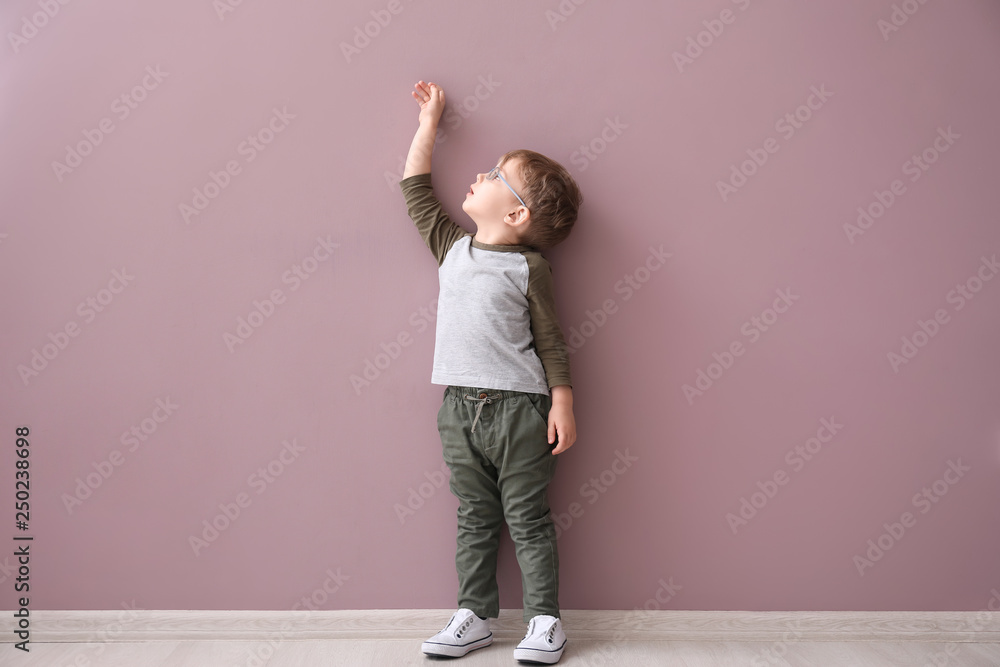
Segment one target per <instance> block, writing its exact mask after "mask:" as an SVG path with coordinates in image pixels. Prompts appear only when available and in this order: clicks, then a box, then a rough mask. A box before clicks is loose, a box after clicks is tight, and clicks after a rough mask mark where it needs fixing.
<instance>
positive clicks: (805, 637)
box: [0, 609, 1000, 667]
mask: <svg viewBox="0 0 1000 667" xmlns="http://www.w3.org/2000/svg"><path fill="white" fill-rule="evenodd" d="M453 611H454V610H443V609H442V610H426V609H424V610H413V609H411V610H369V611H318V612H265V611H256V612H248V611H228V612H227V611H127V612H126V611H117V612H116V611H91V612H86V611H37V612H32V628H31V632H32V635H31V642H30V644H29V647H30V649H31V650H30V652H29V653H24V652H22V651H18V650H16V649H15V648H14V646H13V641H14V640H13V630H14V627H13V623H12V619H11V618H10V616H11V614H9V613H8V614H4V616H5V617H6V618H0V630H2V631H3V634H4V637H5V639H4V644H3V645H2V646H0V665H3V666H4V667H6V666H7V665H11V666H12V667H13V666H14V665H19V666H21V665H23V666H25V667H34V666H35V665H38V666H42V665H44V666H45V667H161V666H163V667H166V666H168V665H169V666H178V667H230V666H233V667H236V666H240V667H263V666H265V665H266V666H267V667H287V666H292V665H294V666H296V667H299V666H313V665H317V666H319V665H344V666H349V667H365V666H369V665H371V666H375V667H396V666H406V665H421V666H423V667H445V665H449V666H454V667H466V666H468V667H485V666H491V667H492V666H494V665H519V664H521V663H518V662H517V661H515V660H514V658H513V655H512V653H513V650H514V647H515V646H517V643H518V642H519V641H520V639H521V637H522V636H523V635H524V630H525V626H526V624H525V623H524V622H523V621H522V619H521V613H520V611H519V610H504V611H502V612H501V614H500V619H497V620H494V621H492V624H491V625H492V629H493V632H494V637H495V639H494V642H493V644H492V645H491V646H488V647H486V648H483V649H480V650H477V651H474V652H472V653H470V654H468V655H467V656H465V657H463V658H457V659H435V658H429V657H427V656H424V655H423V654H422V653H421V652H420V644H421V642H422V641H423V640H424V639H425V638H427V637H429V636H430V635H432V634H434V633H435V632H437V631H438V630H440V629H441V628H442V627H444V625H445V624H446V623H447V621H448V619H449V618H450V617H451V613H452V612H453ZM562 619H563V624H564V627H565V631H566V634H567V636H568V637H569V642H568V644H567V648H566V651H565V653H564V654H563V657H562V660H560V661H559V663H558V664H560V665H565V666H567V667H573V666H584V665H588V666H592V667H599V666H601V665H608V666H614V667H631V666H633V665H635V666H644V665H655V666H670V665H677V666H679V667H729V666H732V667H737V666H738V667H770V666H772V665H773V666H775V667H779V666H780V667H787V666H788V665H792V666H793V667H799V666H802V667H813V666H816V667H838V666H840V665H844V666H848V665H849V666H852V667H886V666H894V665H900V666H906V667H911V666H912V667H923V666H924V665H931V666H937V667H948V666H952V667H997V666H998V665H1000V614H997V613H996V612H993V613H990V614H982V613H979V614H978V615H977V613H976V612H695V611H666V610H665V611H657V612H629V611H580V610H577V611H572V610H567V611H564V612H563V614H562Z"/></svg>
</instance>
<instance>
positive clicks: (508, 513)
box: [438, 386, 559, 622]
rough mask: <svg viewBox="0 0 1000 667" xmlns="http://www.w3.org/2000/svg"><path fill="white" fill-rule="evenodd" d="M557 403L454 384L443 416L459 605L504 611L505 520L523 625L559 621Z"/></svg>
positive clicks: (489, 612)
mask: <svg viewBox="0 0 1000 667" xmlns="http://www.w3.org/2000/svg"><path fill="white" fill-rule="evenodd" d="M551 407H552V398H551V397H550V396H547V395H545V394H534V393H523V392H518V391H500V390H495V389H489V388H482V387H455V386H449V387H448V388H447V389H445V392H444V402H443V404H442V405H441V409H440V410H439V411H438V431H439V432H440V434H441V444H442V447H443V450H444V460H445V462H446V463H447V464H448V467H449V468H450V469H451V479H450V481H449V487H450V488H451V492H452V493H453V494H455V496H456V497H457V498H458V500H459V506H458V549H457V553H456V555H455V565H456V567H457V569H458V606H459V607H460V608H461V607H466V608H468V609H471V610H472V611H474V612H475V613H476V614H478V615H479V616H483V617H490V618H496V617H497V616H498V615H499V613H500V600H499V593H498V590H497V581H496V573H497V546H498V545H499V543H500V526H501V523H503V521H504V520H506V522H507V529H508V531H509V532H510V536H511V539H512V540H513V542H514V549H515V553H516V555H517V562H518V565H520V567H521V584H522V587H523V592H524V620H525V621H526V622H527V621H529V620H531V618H532V617H533V616H537V615H538V614H548V615H550V616H555V617H556V618H559V555H558V553H557V551H556V530H555V526H554V524H553V523H552V517H551V516H550V515H549V501H548V487H549V482H551V481H552V476H553V474H554V473H555V468H556V459H557V458H558V457H557V456H554V455H553V454H552V450H553V449H555V446H556V445H555V444H551V445H550V444H549V443H548V436H547V432H548V419H549V410H550V409H551Z"/></svg>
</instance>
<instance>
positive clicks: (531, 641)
mask: <svg viewBox="0 0 1000 667" xmlns="http://www.w3.org/2000/svg"><path fill="white" fill-rule="evenodd" d="M565 647H566V635H565V634H564V633H563V629H562V622H561V621H560V620H559V619H558V618H556V617H554V616H546V615H544V614H542V615H539V616H535V617H534V618H533V619H531V621H530V622H529V623H528V632H527V634H525V635H524V639H522V640H521V643H520V644H518V645H517V648H516V649H514V659H515V660H520V661H524V662H541V663H544V664H546V665H554V664H555V663H557V662H559V658H561V657H562V653H563V648H565Z"/></svg>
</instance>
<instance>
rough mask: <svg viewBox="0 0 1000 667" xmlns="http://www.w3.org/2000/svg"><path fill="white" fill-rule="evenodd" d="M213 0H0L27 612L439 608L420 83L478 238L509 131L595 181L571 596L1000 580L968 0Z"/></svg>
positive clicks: (992, 19) (563, 466)
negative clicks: (413, 151) (483, 193)
mask: <svg viewBox="0 0 1000 667" xmlns="http://www.w3.org/2000/svg"><path fill="white" fill-rule="evenodd" d="M227 1H228V0H218V1H216V2H214V3H213V2H209V0H203V1H201V2H193V3H182V4H180V5H178V4H177V3H152V4H150V3H134V2H124V1H122V0H117V1H112V0H106V1H104V2H87V3H85V2H79V3H77V2H72V3H68V4H65V5H64V4H61V3H60V2H58V1H57V0H48V1H46V0H16V1H12V2H7V3H4V5H3V7H2V9H0V13H2V18H3V25H4V32H5V34H6V42H7V43H6V44H5V45H3V47H2V49H0V52H2V55H0V85H2V95H0V105H2V106H0V115H2V116H0V117H2V122H0V155H3V160H2V178H0V206H2V208H0V210H2V211H3V219H2V222H0V279H2V281H3V282H2V284H3V285H4V286H5V289H3V291H2V295H0V312H2V313H3V322H4V326H3V347H2V365H0V370H2V373H0V434H2V447H0V452H2V454H0V478H2V479H3V482H2V484H0V489H2V498H0V501H2V502H0V506H2V508H3V509H2V516H3V517H4V524H3V525H4V526H6V527H7V528H5V529H4V530H3V531H2V533H0V537H2V535H7V538H6V539H8V540H9V539H10V538H11V537H13V536H14V535H15V534H17V535H27V534H30V535H33V536H34V537H35V541H34V542H33V546H32V549H33V551H32V561H31V568H32V569H31V576H32V579H31V605H32V607H33V608H35V609H115V608H120V607H121V606H122V605H123V604H129V605H133V604H134V605H136V606H138V607H140V608H143V609H288V608H290V607H293V606H295V605H297V604H298V605H301V604H302V603H301V600H302V598H306V600H309V601H310V602H309V604H310V605H313V606H315V607H316V608H322V609H340V608H359V609H369V608H410V607H418V608H425V607H442V608H449V607H453V606H454V603H455V587H456V576H455V571H454V540H455V510H456V507H457V501H456V500H455V499H454V498H453V497H452V496H451V494H450V492H449V491H448V488H447V482H446V474H445V473H446V468H444V466H443V462H442V457H441V451H440V441H439V440H438V434H437V429H436V421H435V420H436V414H437V409H438V407H439V405H440V400H441V395H442V391H443V388H442V387H439V386H436V385H432V384H431V383H430V374H431V361H432V356H433V347H434V315H433V311H434V303H435V299H436V296H437V276H436V265H435V262H434V260H433V258H432V256H431V255H430V253H429V252H428V251H427V249H426V247H425V246H424V245H423V244H422V242H421V240H420V238H419V236H418V235H417V233H416V231H415V230H414V229H413V226H412V223H411V222H410V220H409V218H408V217H407V215H406V210H405V207H404V204H403V200H402V197H401V195H400V192H399V188H398V186H397V185H396V184H397V182H398V180H399V178H400V177H401V174H402V160H403V157H404V156H405V154H406V151H407V149H408V147H409V144H410V140H411V139H412V136H413V133H414V131H415V130H416V127H417V122H416V119H417V111H418V109H417V105H416V104H415V103H414V101H413V99H412V98H411V96H410V91H411V90H412V88H413V84H414V82H416V81H417V80H419V79H424V80H428V81H434V82H436V83H439V84H440V85H441V86H443V88H444V90H445V93H446V96H447V100H448V105H449V106H448V108H447V110H446V115H445V116H444V119H443V122H442V125H441V128H442V130H443V133H444V137H445V138H444V140H443V141H442V142H441V143H439V145H438V147H437V150H436V152H435V156H434V184H435V188H436V192H437V194H438V196H439V197H440V198H441V200H442V201H443V202H444V205H445V207H446V209H447V210H448V211H449V212H450V213H452V214H453V215H454V216H455V219H456V220H457V221H458V222H459V223H460V224H462V225H463V226H465V227H466V228H467V229H470V230H472V223H471V220H469V219H468V218H467V217H465V216H464V214H463V213H462V211H461V201H462V197H463V195H464V193H465V191H466V189H467V188H468V185H469V183H471V182H472V180H473V179H474V178H475V174H476V173H477V172H478V171H483V170H486V169H488V168H489V167H490V166H492V165H493V164H494V163H495V161H496V159H497V158H498V157H499V156H500V155H501V154H502V153H503V152H505V151H507V150H510V149H514V148H531V149H534V150H537V151H540V152H542V153H545V154H547V155H549V156H551V157H553V158H555V159H557V160H559V161H561V162H562V163H563V164H564V165H566V166H567V168H569V169H570V171H571V172H572V173H573V175H574V176H575V177H576V178H577V179H578V182H579V183H580V186H581V188H582V189H583V192H584V197H585V201H584V208H583V211H582V215H581V218H580V220H579V223H578V225H577V229H576V231H574V232H573V234H572V236H571V237H570V239H569V240H568V241H567V242H566V243H565V244H563V245H562V246H560V247H558V248H556V249H555V250H554V251H552V252H550V253H549V254H548V256H549V259H550V260H551V262H552V265H553V267H554V272H555V273H554V275H555V281H556V290H557V297H558V307H559V314H560V318H561V321H562V325H563V329H564V331H565V333H566V335H567V336H568V337H569V340H570V343H571V344H572V345H573V346H574V348H575V351H574V353H573V355H572V357H571V363H572V370H573V374H574V380H575V383H576V384H575V388H574V395H575V399H576V416H577V427H578V430H579V440H578V442H577V444H576V445H575V446H574V447H573V448H572V449H571V450H569V451H568V452H567V453H565V454H563V455H562V456H561V458H560V461H559V468H558V472H557V476H556V481H555V483H554V485H553V487H552V489H551V504H552V507H553V511H554V512H555V513H556V514H557V518H558V521H559V524H560V533H561V536H560V555H561V560H562V585H561V603H562V606H563V607H564V608H568V609H571V608H584V609H595V608H610V609H631V608H634V607H642V606H644V605H645V606H648V607H649V608H656V607H662V608H674V609H731V610H737V609H748V610H774V609H785V610H910V609H924V610H952V609H955V610H963V609H964V610H976V609H981V608H984V607H985V606H986V605H987V604H988V603H989V601H990V600H991V597H994V596H997V595H1000V594H998V593H997V592H996V591H997V590H998V589H1000V567H998V563H1000V532H998V530H997V521H996V508H997V507H998V506H1000V484H998V481H1000V480H998V472H1000V470H998V468H1000V417H998V396H1000V381H998V379H997V378H998V374H997V366H998V361H1000V358H998V357H1000V354H998V352H997V340H998V337H1000V309H998V306H1000V278H998V277H997V273H998V272H1000V264H998V257H1000V231H998V228H997V212H998V205H997V203H996V202H997V198H996V192H997V185H996V179H997V168H996V162H997V154H998V150H1000V133H998V132H997V129H996V119H997V118H998V117H1000V95H998V81H997V77H996V70H995V64H996V62H997V61H998V59H1000V36H998V35H1000V32H998V27H1000V25H998V21H1000V7H998V5H997V4H996V3H993V2H988V1H987V0H964V1H961V2H949V3H919V2H917V1H916V0H905V1H901V2H899V1H897V2H889V1H888V0H881V1H879V2H874V3H869V2H860V1H857V0H855V1H853V2H844V3H834V2H825V3H804V2H799V3H792V2H762V1H759V0H739V1H737V0H734V1H732V2H730V1H729V0H718V1H716V2H704V3H683V4H684V6H683V7H682V6H679V5H675V3H655V2H643V3H618V4H614V3H609V2H597V1H592V2H582V3H581V2H580V1H579V0H577V1H576V2H571V0H563V1H562V2H561V3H560V2H557V1H556V0H552V1H550V2H525V1H520V2H513V3H501V4H497V3H469V2H464V3H459V2H449V3H428V2H410V1H409V0H392V1H391V2H371V3H353V4H351V3H337V4H336V6H335V7H334V6H333V3H326V2H318V1H316V0H308V1H305V2H298V3H279V2H262V1H260V0H244V1H243V2H242V3H236V2H235V0H232V2H233V5H235V6H230V5H229V4H226V3H227ZM222 7H225V8H227V9H228V10H229V11H224V10H223V9H220V8H222ZM46 12H48V14H47V13H46ZM49 14H52V15H51V16H50V15H49ZM366 32H367V33H368V34H367V35H366V34H365V33H366ZM345 45H349V46H345ZM366 374H367V379H365V378H366ZM359 378H360V379H361V382H359V381H358V379H359ZM17 426H27V427H29V428H30V436H29V438H28V440H29V442H30V445H29V448H30V452H31V455H30V459H29V461H30V482H31V486H30V500H29V502H30V512H31V514H30V523H29V528H28V530H27V531H19V530H17V529H16V527H15V516H14V500H15V497H14V491H15V490H14V488H13V487H14V479H15V477H14V475H15V451H16V435H15V427H17ZM227 514H228V515H229V516H227ZM212 524H214V528H213V527H212ZM197 540H202V542H201V543H198V541H197ZM11 543H12V542H11ZM12 551H13V550H12V549H4V550H3V552H4V553H8V554H10V553H12ZM500 559H501V586H502V590H503V593H502V597H501V604H502V606H503V607H505V608H506V607H520V577H519V573H518V569H517V566H516V561H515V559H514V553H513V548H512V545H511V543H510V541H509V538H507V537H506V535H505V536H504V542H503V543H502V551H501V555H500ZM13 564H14V558H13V556H12V555H7V556H5V557H0V577H2V580H0V586H2V588H0V590H2V591H3V593H2V601H3V604H4V605H10V606H12V605H13V604H14V593H13V584H12V577H13V576H14V575H13V574H12V569H11V568H12V565H13Z"/></svg>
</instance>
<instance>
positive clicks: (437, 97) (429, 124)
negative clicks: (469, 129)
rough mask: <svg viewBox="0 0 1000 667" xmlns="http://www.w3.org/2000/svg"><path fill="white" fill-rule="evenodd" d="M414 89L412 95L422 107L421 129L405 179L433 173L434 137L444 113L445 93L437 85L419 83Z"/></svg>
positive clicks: (411, 148)
mask: <svg viewBox="0 0 1000 667" xmlns="http://www.w3.org/2000/svg"><path fill="white" fill-rule="evenodd" d="M413 87H414V88H415V90H414V91H413V92H412V93H411V94H412V95H413V99H415V100H416V101H417V104H419V105H420V115H419V116H418V117H417V120H418V122H419V123H420V127H418V128H417V133H416V134H415V135H414V136H413V142H412V143H411V144H410V152H409V153H408V154H407V156H406V165H405V166H404V167H403V178H408V177H410V176H416V175H417V174H429V173H431V153H433V152H434V137H435V135H436V134H437V129H438V121H439V120H440V119H441V113H442V112H443V111H444V91H443V90H441V88H440V87H439V86H438V85H437V84H435V83H424V82H423V81H419V82H417V83H416V84H415V85H414V86H413Z"/></svg>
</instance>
